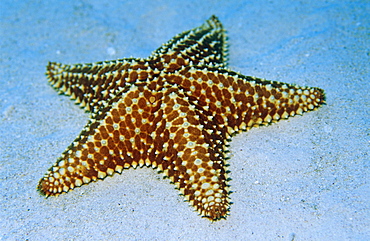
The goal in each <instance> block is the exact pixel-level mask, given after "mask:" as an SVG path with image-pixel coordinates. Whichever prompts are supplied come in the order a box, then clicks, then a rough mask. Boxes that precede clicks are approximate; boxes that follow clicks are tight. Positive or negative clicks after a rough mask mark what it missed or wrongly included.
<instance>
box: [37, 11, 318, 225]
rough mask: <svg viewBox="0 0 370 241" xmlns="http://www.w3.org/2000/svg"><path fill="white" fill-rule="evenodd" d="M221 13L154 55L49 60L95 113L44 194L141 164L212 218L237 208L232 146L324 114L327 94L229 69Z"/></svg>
mask: <svg viewBox="0 0 370 241" xmlns="http://www.w3.org/2000/svg"><path fill="white" fill-rule="evenodd" d="M226 61H227V44H226V34H225V31H224V29H223V27H222V24H221V23H220V21H219V20H218V19H217V17H215V16H212V17H211V18H210V19H208V20H207V21H206V23H204V24H203V25H201V26H200V27H197V28H194V29H192V30H189V31H185V32H183V33H181V34H179V35H177V36H175V37H174V38H173V39H171V40H170V41H168V42H167V43H166V44H164V45H162V46H161V47H160V48H159V49H157V50H156V51H154V52H153V53H152V54H151V55H150V56H149V57H148V58H146V59H142V58H126V59H119V60H113V61H105V62H98V63H94V64H75V65H65V64H60V63H49V64H48V66H47V72H46V74H47V76H48V79H49V82H50V84H51V85H52V86H53V87H54V88H55V89H56V90H57V91H58V92H59V93H61V94H65V95H68V96H70V97H71V98H72V99H73V100H75V101H76V103H77V104H79V105H80V106H81V107H83V108H85V110H87V111H89V112H90V113H91V118H90V121H89V122H88V124H87V125H86V126H85V128H84V129H83V130H82V132H81V134H80V135H79V136H78V137H77V138H76V139H75V141H73V142H72V144H71V145H70V146H69V147H68V148H67V149H66V151H64V152H63V154H62V155H61V157H60V158H59V159H58V160H57V162H56V163H55V165H54V166H52V167H51V168H50V169H49V171H48V172H47V173H46V174H45V176H44V177H43V178H42V179H41V180H40V183H39V185H38V189H39V191H40V192H41V193H42V194H43V195H46V196H54V195H58V194H61V193H64V192H68V191H69V190H71V189H74V188H75V187H79V186H81V185H83V184H88V183H90V182H92V181H96V180H99V179H104V178H105V177H107V176H112V175H113V174H114V173H122V171H123V169H127V168H131V167H133V168H136V167H137V166H140V167H142V166H151V167H153V168H158V170H159V171H160V172H162V173H163V175H164V177H166V178H169V179H170V181H171V182H172V183H173V184H175V185H176V188H177V189H179V190H180V194H182V195H183V196H184V199H185V200H186V201H189V202H190V204H191V205H192V206H193V207H194V209H195V210H196V211H197V212H198V213H199V214H200V215H201V216H202V217H206V218H208V219H209V220H211V221H217V220H220V219H222V218H226V216H227V215H228V214H229V209H230V203H231V202H230V198H229V194H230V189H229V185H228V181H229V177H228V172H229V171H228V170H227V167H228V162H227V159H228V156H227V152H228V148H227V144H228V142H229V141H230V140H231V137H232V136H233V135H235V134H237V133H239V132H241V131H247V130H249V129H250V128H252V127H256V126H260V125H268V124H270V123H274V122H277V121H278V120H280V119H286V118H288V117H290V116H294V115H297V114H298V115H301V114H302V113H303V112H306V111H312V110H316V109H317V108H318V107H319V106H321V105H322V104H324V103H325V96H324V92H323V90H321V89H319V88H310V87H299V86H296V85H292V84H286V83H280V82H275V81H268V80H264V79H259V78H256V77H249V76H244V75H242V74H239V73H236V72H233V71H231V70H229V69H228V68H227V64H226Z"/></svg>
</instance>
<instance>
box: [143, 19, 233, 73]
mask: <svg viewBox="0 0 370 241" xmlns="http://www.w3.org/2000/svg"><path fill="white" fill-rule="evenodd" d="M150 58H151V59H152V61H154V62H156V63H157V64H156V65H155V67H156V68H158V69H165V70H166V71H168V72H173V71H175V70H177V69H179V68H180V67H182V66H184V65H189V64H192V65H209V66H223V67H226V65H227V63H226V62H227V40H226V34H225V30H224V29H223V27H222V24H221V22H220V21H219V20H218V18H217V17H216V16H212V17H211V18H210V19H208V20H207V21H206V23H204V24H203V25H201V26H200V27H197V28H194V29H192V30H189V31H185V32H183V33H181V34H178V35H176V36H175V37H174V38H172V39H171V40H170V41H168V42H167V43H165V44H163V45H162V46H161V47H160V48H158V49H157V50H156V51H154V52H153V53H152V57H150Z"/></svg>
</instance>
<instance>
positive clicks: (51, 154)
mask: <svg viewBox="0 0 370 241" xmlns="http://www.w3.org/2000/svg"><path fill="white" fill-rule="evenodd" d="M41 2H42V3H41ZM87 2H89V3H87ZM126 2H132V3H126ZM134 2H136V1H106V0H99V1H97V0H96V1H71V0H69V1H55V0H54V1H11V0H2V1H1V2H0V21H1V22H0V31H1V32H0V39H1V40H0V64H1V68H0V136H1V139H0V141H1V143H0V188H1V189H0V190H1V196H0V198H1V199H0V207H1V208H0V239H1V240H26V239H27V240H46V239H52V240H67V239H69V240H99V239H100V240H108V239H110V240H177V239H179V240H214V239H216V238H217V240H293V239H294V240H370V231H369V230H370V227H369V224H370V211H369V210H370V190H369V189H370V188H369V170H368V168H369V159H370V158H369V142H370V135H369V132H370V131H369V130H370V128H369V125H370V124H369V123H370V122H369V117H370V116H369V106H370V101H369V100H370V98H369V92H370V88H369V80H370V79H369V76H370V73H369V69H370V66H369V59H370V49H369V46H370V38H369V31H370V24H369V22H370V18H369V15H368V13H369V12H370V6H369V5H370V4H369V3H368V1H365V0H364V1H336V0H329V1H308V0H306V1H289V3H288V1H282V0H280V1H257V0H254V1H245V2H243V1H211V0H209V1H192V2H191V1H171V3H168V2H169V1H152V0H148V1H140V3H134ZM180 2H183V3H180ZM247 2H248V3H247ZM366 2H367V3H366ZM212 14H215V15H217V16H218V17H219V18H220V20H221V21H222V23H223V24H224V27H225V28H226V30H228V34H229V44H230V56H229V58H230V61H229V63H230V64H229V67H230V68H232V69H233V70H236V71H240V72H241V73H243V74H245V75H254V76H257V77H262V78H267V79H271V80H277V81H283V82H287V83H296V84H298V85H308V86H317V87H320V88H323V89H324V90H325V91H326V94H327V105H325V106H323V107H322V108H320V109H319V110H318V111H314V112H311V113H307V114H304V115H303V116H298V117H294V118H291V119H289V120H287V121H281V122H279V123H278V124H274V125H272V126H269V127H262V128H256V129H253V130H251V131H249V132H247V133H244V134H240V135H238V136H236V137H235V138H234V139H233V142H232V143H231V147H230V149H231V153H232V156H233V157H232V158H231V159H230V170H231V174H230V175H231V177H232V179H233V180H232V181H231V182H230V184H231V189H232V190H233V191H234V192H233V193H232V195H231V198H232V201H233V202H234V204H233V205H232V206H231V212H230V216H229V217H228V218H227V220H222V221H219V222H215V223H211V222H210V221H208V220H207V219H204V218H200V217H199V216H198V215H197V213H196V212H193V211H192V208H191V207H189V206H188V203H185V202H183V201H182V197H181V196H179V195H178V194H177V193H178V192H177V191H176V190H174V185H170V184H169V181H168V179H165V180H163V179H162V178H161V175H158V174H157V173H156V171H154V170H152V169H150V168H142V169H140V168H138V169H136V170H134V169H132V170H127V171H125V172H124V173H123V174H122V175H114V177H113V178H106V179H105V180H104V181H99V182H97V183H92V184H89V185H86V186H83V187H81V188H77V189H75V190H74V191H72V192H69V193H68V194H64V195H60V196H59V197H56V198H55V197H53V198H48V199H45V198H44V197H42V196H40V194H39V193H38V192H37V191H36V186H37V183H38V181H39V179H40V178H41V177H42V176H43V175H44V173H45V172H46V170H47V169H48V168H49V167H50V166H51V165H52V164H53V163H54V162H55V161H56V158H57V157H58V156H59V155H60V154H61V153H62V152H63V151H64V149H65V148H66V147H67V146H68V145H69V144H70V143H71V142H72V141H73V140H74V138H75V137H76V136H77V135H78V134H79V132H80V131H81V129H82V127H83V126H84V125H85V124H86V123H87V120H88V114H86V113H84V112H83V111H82V110H81V109H80V108H79V107H78V106H76V105H74V104H73V102H72V101H70V100H69V99H68V98H67V97H65V96H60V95H58V94H57V93H56V92H55V91H54V90H53V89H52V88H51V87H50V86H49V85H48V83H47V80H46V78H45V76H44V72H45V66H46V64H47V62H48V61H58V62H63V63H83V62H97V61H101V60H109V59H116V58H124V57H130V56H134V57H146V56H148V55H149V54H150V53H151V52H152V51H153V50H155V49H156V48H158V47H159V46H160V45H161V44H162V43H164V42H166V41H167V40H169V39H170V38H171V37H172V36H174V35H175V34H177V33H179V32H181V31H185V30H188V29H191V28H194V27H196V26H199V25H201V24H202V23H203V22H204V21H205V20H206V19H208V18H209V17H210V16H211V15H212Z"/></svg>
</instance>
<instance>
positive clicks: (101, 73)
mask: <svg viewBox="0 0 370 241" xmlns="http://www.w3.org/2000/svg"><path fill="white" fill-rule="evenodd" d="M155 73H156V71H154V70H153V69H151V68H150V67H149V64H148V62H146V61H145V60H143V59H133V58H131V59H119V60H114V61H105V62H98V63H93V64H75V65H66V64H60V63H54V62H51V63H49V64H48V66H47V72H46V75H47V77H48V79H49V82H50V84H51V85H52V86H53V88H55V89H56V90H57V91H58V92H59V93H60V94H65V95H67V96H71V99H73V100H75V102H76V103H77V104H79V105H80V106H81V107H83V108H85V109H86V110H88V111H90V112H92V113H96V112H97V111H98V110H99V109H100V108H101V106H102V105H103V104H104V103H106V102H109V101H110V99H111V98H112V97H114V96H115V95H116V94H117V92H119V91H120V90H121V89H122V88H124V87H125V86H126V84H127V83H134V82H136V81H141V80H145V79H147V78H152V76H153V75H154V74H155Z"/></svg>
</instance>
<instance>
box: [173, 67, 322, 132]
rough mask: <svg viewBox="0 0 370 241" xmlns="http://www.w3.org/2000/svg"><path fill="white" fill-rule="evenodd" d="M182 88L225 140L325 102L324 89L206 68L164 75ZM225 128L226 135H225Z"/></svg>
mask: <svg viewBox="0 0 370 241" xmlns="http://www.w3.org/2000/svg"><path fill="white" fill-rule="evenodd" d="M166 80H167V82H168V83H173V84H177V85H178V86H181V88H182V89H183V90H184V92H185V94H186V95H187V96H189V99H190V101H192V103H194V105H196V106H197V108H198V109H199V110H201V111H203V113H204V116H206V117H208V119H209V120H208V121H210V120H211V119H212V120H213V119H214V120H216V123H218V125H219V129H220V130H221V129H222V130H223V132H222V133H223V135H225V137H228V135H229V136H231V135H233V134H235V133H236V132H239V131H241V130H243V131H245V130H248V129H250V128H251V127H253V126H259V125H268V124H270V123H272V122H277V121H278V120H280V119H286V118H288V117H290V116H294V115H296V114H298V115H301V114H302V113H304V112H306V111H312V110H315V109H317V108H318V107H320V106H321V105H322V104H324V103H325V96H324V92H323V90H321V89H319V88H310V87H299V86H296V85H290V84H285V83H280V82H275V81H268V80H263V79H258V78H255V77H249V76H243V75H240V74H237V73H235V72H231V71H228V70H222V69H214V68H207V67H185V68H183V69H182V70H180V71H179V72H178V73H175V74H168V75H167V76H166ZM225 128H227V134H228V135H227V134H225Z"/></svg>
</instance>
